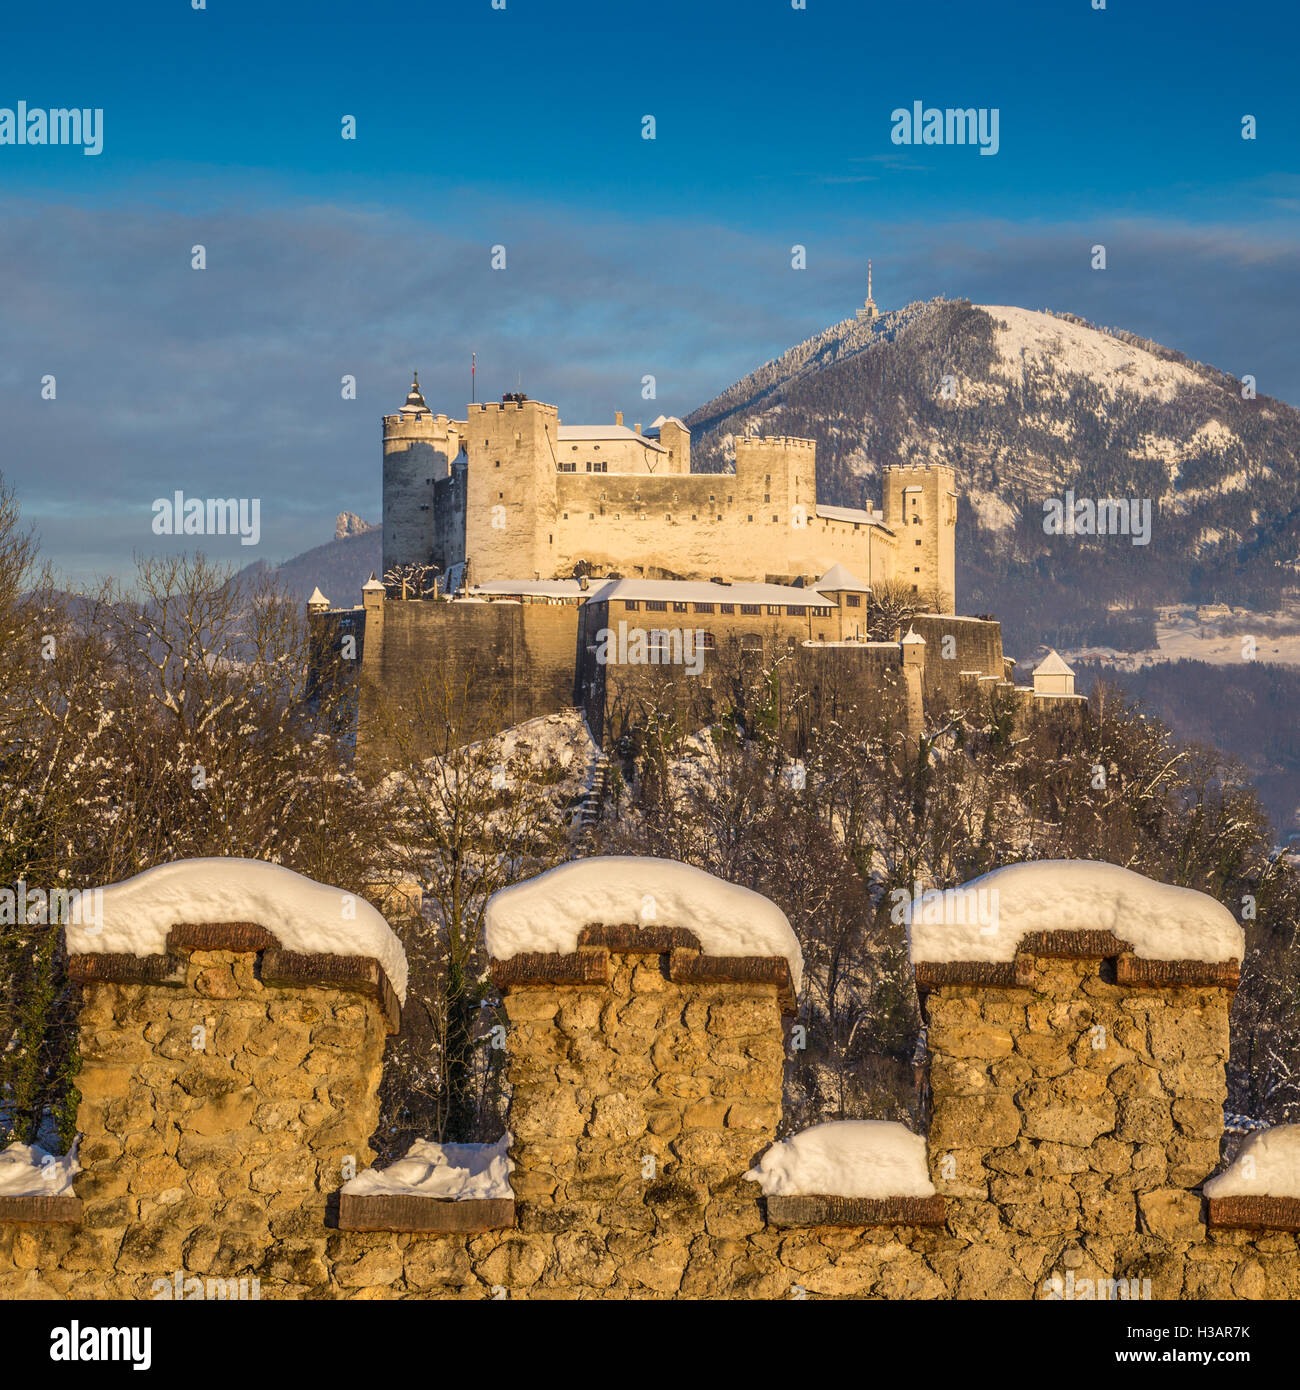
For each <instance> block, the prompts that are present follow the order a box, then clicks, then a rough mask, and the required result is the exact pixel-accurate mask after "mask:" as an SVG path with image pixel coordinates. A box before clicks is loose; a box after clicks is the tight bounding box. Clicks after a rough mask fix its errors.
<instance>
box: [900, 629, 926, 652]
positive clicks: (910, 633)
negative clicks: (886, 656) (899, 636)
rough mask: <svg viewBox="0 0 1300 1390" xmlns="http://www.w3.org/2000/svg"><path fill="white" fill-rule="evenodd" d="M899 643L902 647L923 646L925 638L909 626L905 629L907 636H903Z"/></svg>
mask: <svg viewBox="0 0 1300 1390" xmlns="http://www.w3.org/2000/svg"><path fill="white" fill-rule="evenodd" d="M899 645H900V646H903V647H917V646H920V647H923V646H925V638H924V637H922V636H921V634H920V633H919V632H917V630H916V629H915V628H914V627H909V628H908V629H907V636H906V637H904V638H903V640H902V641H901V642H900V643H899Z"/></svg>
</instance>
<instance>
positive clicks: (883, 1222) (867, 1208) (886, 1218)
mask: <svg viewBox="0 0 1300 1390" xmlns="http://www.w3.org/2000/svg"><path fill="white" fill-rule="evenodd" d="M766 1206H767V1224H768V1225H769V1226H942V1225H943V1224H944V1222H945V1221H946V1220H947V1219H948V1212H947V1204H946V1202H945V1201H944V1199H943V1197H941V1196H934V1197H832V1196H829V1195H822V1196H799V1197H768V1198H767V1199H766Z"/></svg>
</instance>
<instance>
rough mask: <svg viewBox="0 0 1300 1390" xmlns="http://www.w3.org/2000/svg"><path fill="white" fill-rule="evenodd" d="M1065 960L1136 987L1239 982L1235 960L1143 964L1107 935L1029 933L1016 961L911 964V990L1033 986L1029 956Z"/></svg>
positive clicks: (1125, 944) (1221, 985)
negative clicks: (1109, 965) (1100, 968)
mask: <svg viewBox="0 0 1300 1390" xmlns="http://www.w3.org/2000/svg"><path fill="white" fill-rule="evenodd" d="M1035 956H1039V957H1044V958H1056V959H1058V960H1059V959H1065V960H1098V959H1100V960H1114V962H1115V983H1116V984H1118V985H1130V986H1133V987H1135V988H1139V989H1141V988H1147V989H1159V988H1167V987H1170V986H1174V987H1178V986H1183V987H1187V988H1197V987H1199V988H1210V987H1218V988H1223V989H1236V988H1237V985H1238V984H1239V983H1240V980H1241V962H1240V961H1238V960H1146V959H1144V958H1142V957H1140V956H1136V955H1134V954H1133V947H1132V945H1131V944H1130V943H1129V942H1127V941H1124V940H1123V939H1122V938H1120V937H1118V936H1116V935H1115V934H1114V932H1110V931H1059V932H1052V931H1042V932H1028V933H1027V934H1026V935H1025V936H1024V938H1023V939H1022V940H1021V942H1020V945H1019V947H1018V948H1017V950H1016V958H1015V960H1008V961H993V960H952V961H933V960H920V961H916V962H915V965H914V969H915V971H916V987H917V989H918V990H920V991H922V992H923V993H924V992H925V991H927V990H932V989H939V988H941V987H942V986H944V985H991V986H994V987H998V988H1005V989H1029V988H1031V987H1032V985H1033V958H1034V957H1035Z"/></svg>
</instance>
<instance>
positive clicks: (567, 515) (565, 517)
mask: <svg viewBox="0 0 1300 1390" xmlns="http://www.w3.org/2000/svg"><path fill="white" fill-rule="evenodd" d="M568 519H569V514H568V512H565V514H564V520H565V521H568Z"/></svg>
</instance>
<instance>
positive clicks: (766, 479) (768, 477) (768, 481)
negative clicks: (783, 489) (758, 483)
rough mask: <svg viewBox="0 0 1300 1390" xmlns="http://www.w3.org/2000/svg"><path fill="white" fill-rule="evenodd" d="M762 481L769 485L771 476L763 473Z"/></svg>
mask: <svg viewBox="0 0 1300 1390" xmlns="http://www.w3.org/2000/svg"><path fill="white" fill-rule="evenodd" d="M763 481H764V482H765V483H770V482H771V481H772V475H771V474H770V473H764V474H763Z"/></svg>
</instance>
